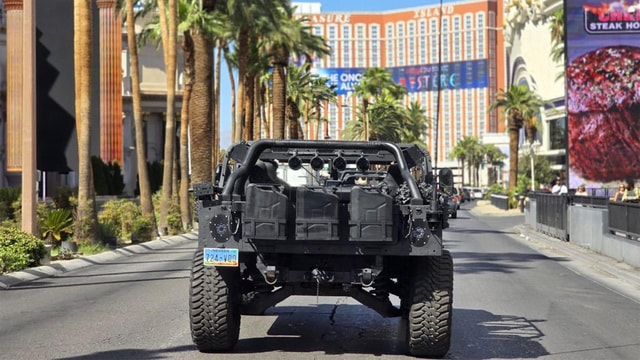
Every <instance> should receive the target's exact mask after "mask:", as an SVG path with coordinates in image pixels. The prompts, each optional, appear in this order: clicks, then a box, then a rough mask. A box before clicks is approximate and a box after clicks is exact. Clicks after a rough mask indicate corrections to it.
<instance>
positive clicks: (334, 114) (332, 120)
mask: <svg viewBox="0 0 640 360" xmlns="http://www.w3.org/2000/svg"><path fill="white" fill-rule="evenodd" d="M329 137H331V138H332V139H337V138H338V107H337V106H336V104H334V103H330V104H329Z"/></svg>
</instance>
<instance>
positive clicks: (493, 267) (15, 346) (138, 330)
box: [0, 204, 640, 360]
mask: <svg viewBox="0 0 640 360" xmlns="http://www.w3.org/2000/svg"><path fill="white" fill-rule="evenodd" d="M468 206H470V205H468V204H467V205H463V210H461V211H460V212H459V214H458V219H452V220H451V224H452V227H451V228H450V229H448V230H447V231H446V234H445V240H446V246H447V247H448V248H449V249H451V251H452V253H453V256H454V266H455V286H454V308H455V310H454V327H453V337H452V346H451V351H450V353H449V355H448V356H447V358H452V359H513V358H553V359H638V354H640V292H639V295H638V297H634V296H633V294H634V293H633V292H630V293H626V294H625V295H621V294H619V293H618V292H616V291H612V290H610V289H609V288H610V287H608V286H606V280H607V279H606V277H607V276H606V274H602V276H601V277H602V278H600V279H596V280H598V282H594V281H592V280H591V279H587V278H585V277H583V276H582V275H580V274H579V272H577V271H576V270H575V267H566V266H565V265H567V264H568V263H571V262H572V261H571V259H568V258H566V257H563V256H553V254H551V255H549V253H548V252H547V253H546V254H541V253H540V252H538V251H536V250H534V249H532V248H531V247H530V246H528V244H527V243H526V241H524V240H523V239H522V238H521V237H520V236H519V234H516V233H514V232H513V227H514V226H515V225H518V224H521V223H523V221H524V218H523V216H508V217H498V216H476V215H472V214H471V213H470V212H468V211H467V210H465V207H468ZM194 248H195V243H193V242H191V241H186V242H184V243H183V244H181V245H178V246H174V247H169V248H164V249H156V250H152V251H150V252H147V253H144V254H140V255H135V256H131V257H127V258H119V259H116V260H114V261H112V262H109V263H106V264H97V265H92V266H89V267H86V268H83V269H78V270H74V271H71V272H68V273H65V274H62V275H59V276H57V277H54V278H47V279H42V280H37V281H34V282H31V283H27V284H23V285H19V286H14V287H12V288H10V289H8V290H2V291H0V359H12V360H15V359H255V358H258V357H259V358H262V359H267V360H269V359H273V360H276V359H278V360H279V359H335V358H340V359H345V358H346V359H399V358H407V357H406V356H405V355H404V346H403V345H402V341H401V340H400V338H401V337H402V335H401V334H402V331H401V330H400V328H401V327H400V321H399V320H398V319H384V318H381V317H380V316H379V315H377V314H376V313H375V312H373V311H371V310H369V309H368V308H366V307H364V306H361V305H359V304H358V303H357V302H355V301H353V300H351V299H349V298H345V297H340V298H330V297H320V298H319V299H316V298H315V297H291V298H289V299H287V300H286V301H285V302H283V303H281V304H279V305H278V306H276V307H274V308H272V309H270V310H269V311H268V312H267V314H266V315H263V316H243V318H242V326H241V333H240V341H239V342H238V344H237V346H236V349H235V351H234V352H232V353H226V354H215V355H213V354H201V353H199V352H198V351H197V350H196V349H195V347H194V346H193V345H192V343H191V338H190V333H189V323H188V310H187V301H188V282H189V268H190V264H191V256H192V254H193V250H194ZM595 276H596V277H597V274H596V275H595ZM603 278H604V279H603Z"/></svg>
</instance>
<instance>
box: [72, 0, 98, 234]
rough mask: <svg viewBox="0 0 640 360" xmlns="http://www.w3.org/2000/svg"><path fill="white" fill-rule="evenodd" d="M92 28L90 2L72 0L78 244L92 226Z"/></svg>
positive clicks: (91, 230)
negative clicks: (76, 137) (76, 138)
mask: <svg viewBox="0 0 640 360" xmlns="http://www.w3.org/2000/svg"><path fill="white" fill-rule="evenodd" d="M92 26H93V24H92V2H91V1H89V0H74V44H75V46H74V60H75V62H74V73H75V76H76V89H75V90H76V132H77V136H78V208H77V214H76V215H77V216H76V224H75V227H74V235H75V238H76V240H78V241H89V240H93V239H94V237H93V236H92V235H93V234H94V229H95V226H96V224H95V221H94V219H95V215H96V214H95V211H94V210H95V208H94V204H93V196H92V195H93V194H92V193H93V192H92V188H93V181H92V179H93V175H92V170H91V61H92V51H91V47H92Z"/></svg>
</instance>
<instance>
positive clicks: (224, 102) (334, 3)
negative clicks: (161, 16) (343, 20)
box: [220, 0, 454, 149]
mask: <svg viewBox="0 0 640 360" xmlns="http://www.w3.org/2000/svg"><path fill="white" fill-rule="evenodd" d="M291 2H292V3H293V2H301V3H310V2H319V3H321V4H322V11H323V12H341V11H363V12H369V11H371V12H375V11H386V10H394V9H406V8H414V7H421V6H433V5H438V4H440V0H395V1H394V0H322V1H309V0H302V1H295V0H292V1H291ZM442 2H443V3H445V4H446V3H451V2H454V1H452V0H443V1H442ZM223 61H224V60H223ZM226 66H227V65H226V64H224V63H223V64H222V69H223V74H222V77H221V84H220V147H221V148H223V149H226V148H227V147H228V146H229V145H231V87H230V84H229V78H228V76H227V72H226V70H224V69H226ZM236 77H237V74H236Z"/></svg>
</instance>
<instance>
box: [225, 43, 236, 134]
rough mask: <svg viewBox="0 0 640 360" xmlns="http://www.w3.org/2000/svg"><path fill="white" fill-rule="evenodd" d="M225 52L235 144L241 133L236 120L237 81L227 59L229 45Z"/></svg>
mask: <svg viewBox="0 0 640 360" xmlns="http://www.w3.org/2000/svg"><path fill="white" fill-rule="evenodd" d="M223 51H224V53H225V59H226V60H227V61H226V63H227V74H228V76H229V86H230V87H231V140H232V141H234V142H235V141H236V138H237V135H236V132H237V131H239V129H238V126H237V124H238V122H237V119H236V116H237V115H236V113H237V109H236V79H235V78H234V77H233V65H232V64H231V62H230V61H229V60H228V59H227V54H228V53H229V48H228V47H227V45H224V47H223Z"/></svg>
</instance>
